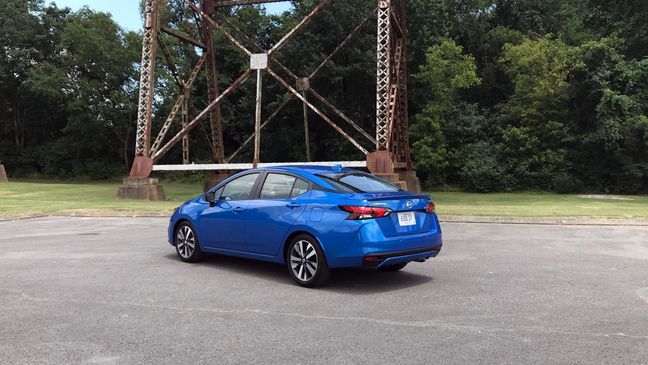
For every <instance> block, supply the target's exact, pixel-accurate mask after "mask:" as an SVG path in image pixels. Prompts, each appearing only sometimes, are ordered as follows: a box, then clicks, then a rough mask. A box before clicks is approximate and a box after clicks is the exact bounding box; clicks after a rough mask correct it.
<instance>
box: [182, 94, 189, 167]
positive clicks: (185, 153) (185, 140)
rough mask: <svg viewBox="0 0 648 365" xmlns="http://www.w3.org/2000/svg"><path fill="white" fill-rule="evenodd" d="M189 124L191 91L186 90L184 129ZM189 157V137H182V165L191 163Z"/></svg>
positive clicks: (183, 106) (183, 111)
mask: <svg viewBox="0 0 648 365" xmlns="http://www.w3.org/2000/svg"><path fill="white" fill-rule="evenodd" d="M187 124H189V90H185V96H184V102H183V103H182V128H187ZM190 162H191V161H190V156H189V135H188V134H186V135H185V136H184V137H182V164H183V165H188V164H189V163H190Z"/></svg>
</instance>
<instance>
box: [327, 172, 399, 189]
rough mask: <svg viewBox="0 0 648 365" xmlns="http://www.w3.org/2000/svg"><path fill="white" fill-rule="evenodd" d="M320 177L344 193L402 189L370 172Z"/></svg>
mask: <svg viewBox="0 0 648 365" xmlns="http://www.w3.org/2000/svg"><path fill="white" fill-rule="evenodd" d="M320 177H322V178H324V179H325V180H326V181H327V182H329V183H330V184H331V185H333V186H334V187H335V188H336V190H337V191H339V192H342V193H390V192H397V191H400V188H399V187H398V186H396V185H393V184H390V183H388V182H386V181H384V180H381V179H379V178H377V177H375V176H372V175H369V174H341V175H337V176H320Z"/></svg>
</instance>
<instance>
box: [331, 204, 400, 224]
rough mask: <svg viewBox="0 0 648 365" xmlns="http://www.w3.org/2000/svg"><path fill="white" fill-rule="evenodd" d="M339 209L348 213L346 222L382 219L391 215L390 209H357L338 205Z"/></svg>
mask: <svg viewBox="0 0 648 365" xmlns="http://www.w3.org/2000/svg"><path fill="white" fill-rule="evenodd" d="M340 209H342V210H343V211H345V212H348V213H349V216H348V217H347V219H348V220H361V219H374V218H382V217H386V216H388V215H390V214H391V212H392V211H391V209H389V208H381V207H357V206H351V205H340Z"/></svg>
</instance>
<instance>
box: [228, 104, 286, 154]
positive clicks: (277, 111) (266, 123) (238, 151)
mask: <svg viewBox="0 0 648 365" xmlns="http://www.w3.org/2000/svg"><path fill="white" fill-rule="evenodd" d="M291 100H293V96H292V94H288V95H287V97H286V98H285V100H284V101H283V103H281V104H280V105H279V106H278V107H277V109H275V111H274V112H273V113H272V114H270V116H269V117H268V118H267V119H266V120H265V121H264V122H263V124H261V130H263V129H264V128H265V127H266V126H267V125H268V124H270V123H271V122H272V121H273V120H274V119H275V118H276V117H277V115H279V113H280V112H281V111H282V110H283V109H284V108H285V107H286V105H288V103H289V102H290V101H291ZM255 136H256V133H253V134H252V135H251V136H249V137H248V138H247V139H246V140H245V142H243V144H242V145H241V146H240V147H239V148H238V149H237V150H236V151H234V153H232V154H231V155H230V157H228V158H226V159H225V161H226V162H227V163H230V162H231V161H232V160H233V159H234V157H236V156H238V155H239V154H240V153H241V151H243V149H245V147H247V146H248V145H249V144H250V143H251V142H252V141H253V140H254V138H255Z"/></svg>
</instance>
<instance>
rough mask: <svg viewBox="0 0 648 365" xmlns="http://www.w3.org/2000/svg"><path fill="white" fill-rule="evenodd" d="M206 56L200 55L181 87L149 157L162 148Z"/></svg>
mask: <svg viewBox="0 0 648 365" xmlns="http://www.w3.org/2000/svg"><path fill="white" fill-rule="evenodd" d="M205 57H206V56H205V54H203V55H202V57H200V59H199V60H198V63H197V64H196V66H195V67H194V69H193V71H191V74H190V75H189V78H188V79H187V81H186V82H184V83H183V86H184V87H183V88H182V89H181V94H180V96H178V98H177V99H176V102H175V104H174V105H173V108H172V109H171V113H169V116H168V117H167V119H166V121H165V122H164V124H163V125H162V129H160V133H158V136H157V138H155V142H153V146H152V147H151V152H150V153H149V157H151V156H153V155H155V154H156V153H157V151H158V149H159V148H160V145H161V144H162V141H163V140H164V137H165V136H166V134H167V132H168V131H169V128H170V127H171V124H172V123H173V120H174V119H175V118H176V116H177V115H178V112H179V111H180V108H181V107H182V103H183V102H184V98H185V91H187V90H191V88H192V86H193V84H194V82H195V81H196V79H197V78H198V74H199V73H200V70H201V69H202V67H203V65H204V64H205Z"/></svg>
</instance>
